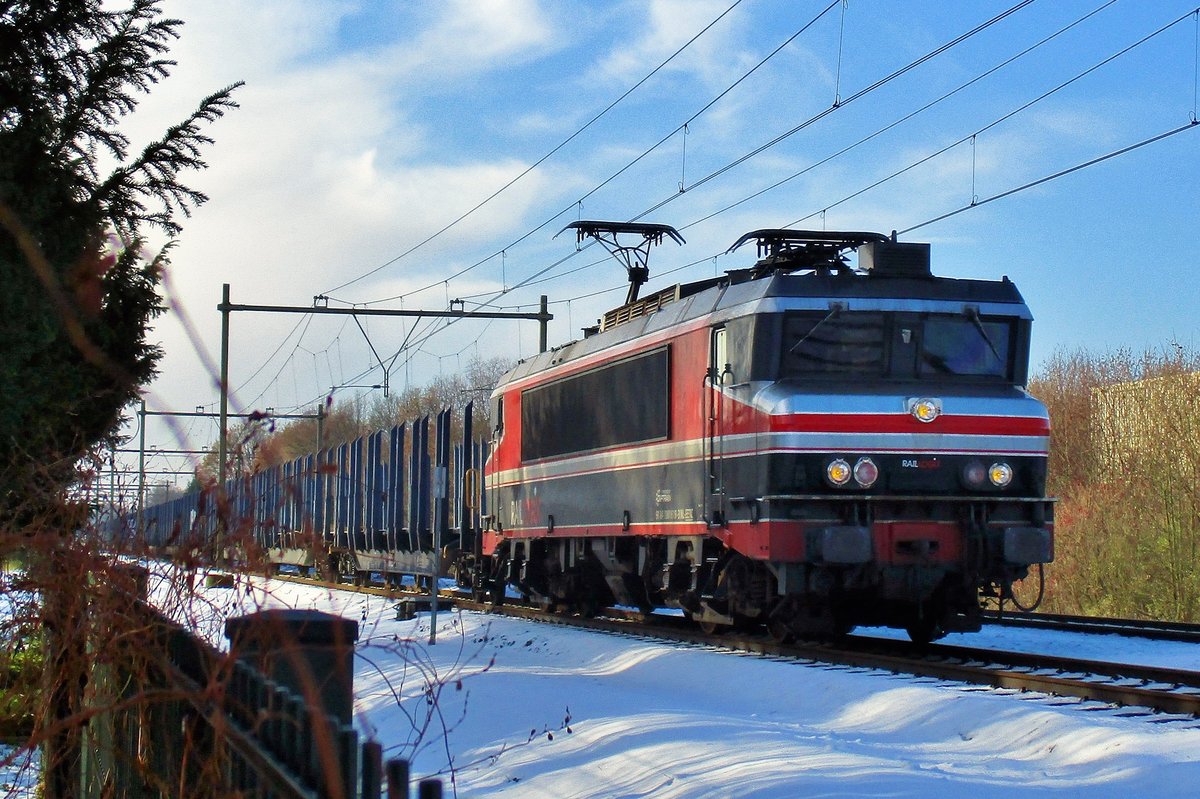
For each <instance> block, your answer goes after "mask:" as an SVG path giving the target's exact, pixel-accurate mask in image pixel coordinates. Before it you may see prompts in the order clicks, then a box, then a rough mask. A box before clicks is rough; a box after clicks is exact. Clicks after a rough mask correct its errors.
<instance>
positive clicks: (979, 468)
mask: <svg viewBox="0 0 1200 799" xmlns="http://www.w3.org/2000/svg"><path fill="white" fill-rule="evenodd" d="M962 474H963V480H964V481H965V482H966V484H967V485H968V486H970V487H972V488H979V487H980V486H982V485H983V481H984V480H987V479H988V478H987V474H988V473H987V469H985V468H983V463H982V462H980V461H969V462H968V463H967V465H966V466H964V467H963V472H962Z"/></svg>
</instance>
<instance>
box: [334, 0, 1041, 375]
mask: <svg viewBox="0 0 1200 799" xmlns="http://www.w3.org/2000/svg"><path fill="white" fill-rule="evenodd" d="M838 2H840V0H834V1H833V2H832V3H830V4H829V5H828V6H826V7H825V8H824V9H822V10H821V12H820V13H819V14H818V15H817V16H816V17H814V18H813V19H811V20H809V21H808V22H807V23H805V25H803V26H802V27H801V28H800V29H799V30H798V31H796V32H795V33H793V34H792V35H791V36H790V37H789V38H788V39H787V40H785V42H784V43H783V44H781V45H779V46H777V47H776V48H775V49H774V50H772V51H771V53H770V54H768V56H766V57H765V58H763V59H762V60H760V61H759V62H758V63H757V64H756V65H755V66H754V67H752V68H751V69H750V70H748V71H747V72H746V73H744V74H743V75H742V76H741V77H739V78H738V79H737V80H736V81H735V82H734V83H733V84H731V85H730V86H729V87H727V88H726V89H725V90H724V91H722V92H721V93H720V94H718V95H717V96H716V97H715V98H714V99H713V100H711V101H709V102H708V103H706V104H705V105H704V106H703V107H702V108H701V109H700V110H699V111H697V112H696V113H695V114H693V115H692V116H691V117H689V119H688V120H687V121H688V122H694V121H695V120H696V119H697V118H698V117H699V116H700V115H701V114H703V113H704V112H706V111H707V110H709V109H710V108H712V106H713V105H714V104H715V103H716V102H718V101H719V100H720V99H721V98H723V97H724V96H726V95H727V94H728V93H729V91H731V90H732V89H733V88H734V87H735V86H737V85H738V84H740V83H741V82H742V81H744V80H745V79H746V78H747V77H748V76H749V75H750V74H752V73H753V72H754V71H755V70H757V69H759V68H760V67H761V66H762V65H763V64H765V63H766V62H767V61H768V60H769V59H770V58H771V57H773V56H774V55H776V54H777V53H778V52H780V51H781V50H782V49H783V47H784V46H786V44H788V43H790V42H791V41H793V40H794V39H795V38H796V37H797V36H799V35H800V34H801V33H803V32H804V31H805V30H807V29H808V28H809V27H811V26H812V25H813V24H815V22H816V21H818V20H819V19H820V18H821V17H823V16H824V15H825V14H827V13H829V11H831V10H832V9H833V8H834V7H836V6H837V4H838ZM1032 2H1034V0H1021V2H1019V3H1017V4H1015V5H1013V6H1011V7H1010V8H1008V9H1007V10H1005V11H1002V12H1000V13H999V14H997V15H995V16H993V17H992V18H990V19H989V20H986V21H985V22H983V23H980V24H979V25H977V26H975V27H974V28H972V29H971V30H969V31H967V32H966V33H963V34H961V35H959V36H957V37H955V38H954V39H952V40H950V41H949V42H947V43H945V44H943V45H941V46H939V47H937V48H934V49H933V50H932V51H930V52H928V53H926V54H925V55H923V56H921V57H919V58H917V59H915V60H914V61H912V62H910V63H908V64H906V65H905V66H903V67H900V68H899V69H897V70H894V71H893V72H891V73H889V74H888V75H886V76H884V77H883V78H880V79H879V80H877V81H875V82H874V83H872V84H870V85H869V86H867V87H866V88H864V89H861V90H859V91H858V92H856V93H854V94H853V95H851V96H850V97H848V98H847V99H846V100H845V101H844V102H842V103H840V104H838V105H835V106H833V107H831V108H828V109H825V110H824V111H822V112H820V113H819V114H817V115H815V116H813V117H811V118H809V119H808V120H806V121H804V122H802V123H800V124H799V125H797V126H795V127H793V128H792V129H791V130H790V131H788V132H786V133H784V134H782V135H780V136H777V137H775V138H774V139H772V140H771V141H769V142H767V143H765V144H763V145H760V146H759V147H756V148H755V149H754V150H752V151H750V152H748V153H746V154H743V155H742V156H740V157H738V158H737V159H735V160H734V161H732V162H730V163H729V164H726V165H725V166H723V167H721V168H720V169H718V170H716V171H715V172H713V173H710V174H709V175H707V176H705V177H704V178H701V179H700V180H699V181H697V182H696V183H694V184H693V185H692V187H690V188H692V189H694V188H696V187H698V186H700V185H702V184H704V183H707V182H708V181H710V180H712V179H714V178H716V177H717V176H719V175H721V174H724V173H725V172H727V171H729V170H730V169H732V168H734V167H736V166H737V165H739V164H741V163H744V162H746V161H747V160H749V159H751V158H754V157H756V156H757V155H759V154H761V153H763V152H765V151H766V150H768V149H770V148H771V147H773V146H775V145H776V144H779V143H780V142H782V141H784V140H786V139H787V138H789V137H790V136H792V135H794V134H795V133H797V132H799V131H800V130H803V129H804V128H806V127H808V126H809V125H811V124H813V123H814V122H816V121H818V120H819V119H822V118H824V117H825V116H828V115H829V114H830V113H832V112H833V111H836V110H838V109H839V108H842V107H844V106H846V105H848V104H849V103H851V102H853V101H855V100H858V99H860V98H862V97H864V96H866V95H867V94H869V93H871V92H873V91H876V90H877V89H879V88H881V87H882V86H885V85H887V84H888V83H890V82H891V81H893V80H895V79H897V78H899V77H900V76H902V75H904V74H907V73H908V72H910V71H912V70H913V69H915V68H916V67H918V66H920V65H922V64H925V63H927V62H928V61H930V60H932V59H933V58H936V57H937V56H938V55H940V54H942V53H944V52H946V51H947V50H949V49H951V48H953V47H954V46H956V45H958V44H961V43H962V42H964V41H967V40H968V39H970V38H971V37H973V36H975V35H977V34H979V33H980V32H982V31H984V30H986V29H988V28H990V27H991V26H993V25H995V24H997V23H999V22H1000V21H1002V20H1004V19H1006V18H1007V17H1009V16H1011V15H1012V14H1014V13H1016V12H1017V11H1019V10H1021V9H1022V8H1025V7H1026V6H1028V5H1030V4H1031V3H1032ZM686 124H687V122H685V123H683V124H681V125H679V126H678V127H676V128H675V129H674V130H673V131H672V132H671V133H670V134H668V135H667V136H665V137H663V138H662V139H660V140H659V141H658V142H656V143H655V144H654V145H652V146H651V147H650V148H648V149H647V150H645V151H643V153H641V154H640V155H638V156H637V157H635V158H634V159H633V160H632V161H630V162H629V163H627V164H626V165H625V166H623V167H622V168H621V169H619V170H618V171H617V172H615V173H614V174H613V175H611V176H610V177H609V178H607V179H606V180H605V181H603V182H602V183H600V184H599V185H597V186H595V187H593V188H592V189H591V190H589V192H588V193H587V194H585V195H583V197H581V198H580V199H579V200H578V201H576V202H575V203H572V204H571V205H570V206H567V207H566V208H564V209H563V210H562V211H560V212H559V213H558V214H556V215H555V216H554V217H552V218H550V219H548V220H546V221H545V222H543V223H542V224H541V225H539V226H538V227H537V228H535V229H534V230H531V231H529V232H527V233H525V234H524V235H523V236H522V237H520V238H519V239H517V241H515V242H513V243H511V244H509V245H508V246H507V247H505V248H504V249H502V250H500V251H498V252H497V253H494V254H492V255H490V256H488V257H487V258H484V259H482V260H480V261H478V262H476V263H475V264H472V265H471V266H468V267H466V268H464V269H462V270H459V271H458V272H457V273H455V274H454V275H452V276H450V277H449V278H445V279H443V280H438V281H437V282H434V283H430V284H429V286H427V287H425V288H422V289H418V290H415V291H412V292H406V293H405V294H403V295H397V296H393V297H389V298H386V299H387V300H396V299H402V298H403V297H408V296H412V295H413V294H416V293H420V292H421V291H425V290H427V289H429V288H433V287H436V286H437V285H440V284H442V283H443V282H444V281H445V280H453V279H455V278H457V277H460V276H462V275H463V274H465V273H466V272H468V271H470V270H471V269H474V268H476V267H478V266H480V265H482V264H483V263H486V262H487V261H489V260H491V259H492V258H495V257H496V255H502V254H503V253H505V252H506V251H507V250H508V249H509V248H511V247H512V246H515V244H517V243H520V242H521V241H523V240H524V239H526V238H528V237H529V236H531V235H532V234H533V233H535V232H537V230H540V229H541V228H544V227H546V226H547V225H549V224H550V223H551V222H553V221H554V219H557V218H558V217H559V216H561V215H562V214H563V213H566V212H567V211H569V210H571V209H572V208H575V207H576V206H577V205H578V204H579V203H581V202H582V201H583V200H584V199H587V198H588V197H590V196H591V195H592V194H594V193H595V192H596V191H598V190H599V189H601V188H603V187H604V186H605V185H607V184H608V183H609V182H611V181H612V180H614V179H615V178H616V177H618V176H619V175H621V174H623V173H624V172H625V171H626V170H628V169H629V168H631V167H632V166H633V165H634V164H636V163H638V162H639V161H640V160H642V159H644V158H645V157H646V156H647V155H649V154H650V153H651V152H653V151H654V150H655V149H657V148H658V147H660V146H661V145H662V144H663V143H664V142H666V141H668V140H669V139H670V138H671V136H673V135H674V134H675V133H678V132H679V131H680V130H682V129H683V127H684V125H686ZM689 190H690V189H689ZM682 193H683V192H682V191H681V192H680V194H682ZM678 196H679V194H676V195H672V197H670V198H668V199H667V200H665V201H663V202H660V203H659V204H658V205H656V206H655V207H654V208H652V209H649V210H647V211H645V212H643V213H642V214H640V215H638V216H636V217H634V219H635V220H636V219H640V218H642V217H644V216H645V215H646V214H648V213H650V212H651V211H653V210H656V209H657V208H659V207H662V206H663V205H665V204H666V203H667V202H669V201H670V200H671V199H675V198H676V197H678ZM589 246H591V242H589V243H588V244H586V245H584V246H583V247H580V248H578V249H576V250H574V251H572V252H571V253H569V254H568V255H566V256H564V257H562V258H559V259H557V260H555V261H554V262H552V263H551V264H549V265H548V266H546V267H544V268H542V269H540V270H538V271H536V272H534V273H533V274H532V275H530V276H528V277H526V278H525V279H523V280H521V281H519V282H518V283H516V284H514V285H513V286H511V287H506V288H502V289H501V290H500V291H499V292H496V293H495V294H494V296H493V298H492V300H491V301H487V302H484V303H482V305H481V307H488V306H490V305H491V303H492V301H494V300H495V299H498V298H499V297H501V296H504V295H506V294H508V293H511V292H512V291H515V290H517V289H519V288H524V287H526V286H528V285H529V284H530V283H531V282H532V281H535V280H537V279H538V278H540V277H542V276H543V275H545V274H547V273H549V272H551V271H552V270H554V269H555V268H557V267H558V266H560V265H562V264H563V263H565V262H566V261H567V260H569V259H571V258H573V257H574V256H575V255H577V254H578V253H579V252H582V251H583V250H584V249H586V248H587V247H589ZM704 260H708V259H707V258H706V259H704ZM383 301H385V300H376V301H372V302H383ZM363 304H370V303H363ZM457 321H460V320H434V322H435V324H436V325H437V329H436V330H433V331H430V332H428V333H427V334H425V335H423V336H422V337H421V338H420V339H419V340H418V341H417V342H415V343H414V344H413V345H412V346H413V347H414V348H415V349H416V350H418V351H419V350H420V347H421V346H423V344H424V342H425V341H428V340H429V338H431V337H432V336H433V335H436V334H437V333H438V332H441V330H444V329H446V328H448V327H449V326H451V325H453V324H455V323H456V322H457ZM364 374H369V371H367V372H364ZM353 379H355V380H357V379H359V378H358V377H356V378H353Z"/></svg>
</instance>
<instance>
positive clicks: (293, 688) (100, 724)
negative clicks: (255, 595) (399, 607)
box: [79, 605, 442, 799]
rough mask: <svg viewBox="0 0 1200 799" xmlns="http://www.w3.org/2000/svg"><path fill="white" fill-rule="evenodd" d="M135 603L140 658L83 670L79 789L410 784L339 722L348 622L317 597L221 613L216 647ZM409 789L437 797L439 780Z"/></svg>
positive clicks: (258, 790) (106, 793) (374, 790)
mask: <svg viewBox="0 0 1200 799" xmlns="http://www.w3.org/2000/svg"><path fill="white" fill-rule="evenodd" d="M142 612H144V614H145V618H146V627H145V629H146V631H147V632H146V637H147V641H146V646H145V647H143V648H142V650H141V651H142V654H143V658H141V659H140V662H137V663H121V664H120V665H119V666H118V665H116V664H114V665H102V666H97V667H96V669H95V670H94V672H93V674H92V675H91V682H92V684H93V686H94V688H93V690H95V691H96V692H97V694H99V695H101V697H100V698H101V699H102V700H104V701H102V702H100V703H98V705H97V706H99V707H103V708H106V709H105V710H104V711H103V712H101V713H99V714H98V715H96V716H94V717H93V718H92V719H91V720H90V721H89V723H88V725H87V729H86V733H85V735H84V737H83V741H82V749H83V751H82V753H81V757H80V758H79V762H80V772H81V773H80V775H79V779H80V782H79V784H80V786H81V791H80V796H82V797H86V798H87V799H106V798H107V797H113V796H139V797H152V798H157V797H189V799H190V798H191V797H201V798H203V799H207V798H208V797H214V798H215V797H229V796H237V797H264V798H265V797H278V798H279V799H318V798H319V797H329V799H357V798H358V797H361V799H380V798H381V797H384V796H386V797H387V798H388V799H407V797H409V796H410V788H411V785H410V779H409V766H408V764H407V763H406V762H405V761H403V760H388V761H386V762H385V761H384V759H383V756H382V755H383V750H382V747H381V746H380V744H379V743H378V742H375V741H366V742H360V741H359V737H358V733H357V732H356V731H355V730H354V729H353V727H352V726H351V725H350V708H351V706H352V701H353V700H352V696H353V695H352V691H353V676H352V675H353V669H352V660H353V646H354V640H355V638H356V637H357V624H356V623H355V622H353V621H349V620H345V619H341V618H339V617H335V616H329V615H328V614H324V613H320V612H317V611H264V612H261V613H257V614H252V615H251V616H245V617H240V618H236V619H230V620H229V621H228V622H227V624H226V634H227V636H228V637H230V639H231V646H232V649H231V653H229V654H225V653H221V652H218V651H217V650H216V649H214V648H213V647H211V646H210V645H209V644H207V643H206V642H204V641H202V640H200V639H198V638H197V637H196V636H195V635H193V634H192V633H191V632H189V631H188V630H185V629H184V628H182V627H180V626H178V625H176V624H173V623H172V622H170V621H168V620H167V619H165V618H163V617H162V616H160V615H159V614H157V613H156V612H155V611H154V610H152V609H150V608H149V607H146V606H144V605H143V606H142ZM104 694H107V696H103V695H104ZM417 795H418V796H419V797H420V799H429V798H431V797H440V796H441V795H442V785H441V782H440V780H436V779H434V780H424V781H422V782H421V783H420V784H419V786H418V793H417Z"/></svg>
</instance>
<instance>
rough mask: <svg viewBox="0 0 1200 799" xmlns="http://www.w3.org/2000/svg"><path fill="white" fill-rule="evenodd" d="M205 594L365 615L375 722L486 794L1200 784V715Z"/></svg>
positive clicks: (495, 623)
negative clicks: (1169, 715)
mask: <svg viewBox="0 0 1200 799" xmlns="http://www.w3.org/2000/svg"><path fill="white" fill-rule="evenodd" d="M204 595H205V597H206V598H208V599H210V601H211V604H210V607H211V609H212V610H213V612H212V613H210V614H209V617H210V623H209V627H208V629H209V630H210V634H212V633H215V634H216V635H217V636H219V635H220V632H219V630H220V622H221V620H222V618H223V617H224V616H225V615H229V614H235V613H236V612H237V610H236V609H235V605H239V604H240V605H242V606H243V607H247V608H248V607H253V606H258V605H262V606H268V607H281V606H286V607H295V608H314V609H319V610H325V611H328V612H333V613H339V614H341V615H344V616H348V617H350V618H353V619H356V620H358V621H359V623H360V641H359V644H358V657H356V669H355V686H356V696H357V700H356V716H357V723H358V725H359V727H360V729H362V730H363V731H364V732H365V733H367V734H369V735H371V736H373V737H375V738H376V739H377V740H379V741H381V742H382V743H383V744H384V746H385V751H386V752H387V754H388V756H408V757H411V758H412V759H413V761H414V773H417V774H423V775H424V774H430V773H433V772H439V771H441V772H445V771H446V770H447V769H448V763H449V762H450V759H451V758H452V759H453V763H454V765H455V768H456V775H455V779H456V781H457V790H458V795H460V796H463V797H470V798H472V799H475V798H478V797H521V799H540V798H541V797H545V798H546V799H550V798H551V797H553V799H571V798H573V797H635V796H636V797H641V796H653V797H664V798H667V799H669V798H671V797H680V798H682V797H687V798H688V799H694V798H695V797H764V798H765V797H780V798H782V797H787V798H788V799H791V798H792V797H799V796H803V797H847V796H888V797H918V796H919V797H922V798H923V799H928V798H929V797H933V798H935V799H936V798H937V797H962V796H971V797H972V798H973V799H986V797H998V798H999V797H1003V798H1004V799H1010V797H1011V796H1012V795H1014V791H1015V792H1019V794H1020V795H1021V796H1023V797H1039V796H1044V797H1064V796H1070V797H1109V796H1127V797H1130V796H1131V797H1137V796H1146V797H1150V796H1154V797H1163V796H1167V797H1170V796H1178V797H1184V796H1187V797H1192V796H1195V795H1196V786H1197V785H1200V722H1198V721H1196V720H1189V719H1178V718H1173V719H1170V720H1165V717H1163V716H1147V715H1143V714H1140V713H1138V712H1135V711H1130V710H1128V709H1116V708H1110V707H1108V706H1105V705H1101V704H1098V703H1088V702H1084V703H1080V702H1078V701H1076V700H1064V699H1058V698H1055V697H1049V696H1045V695H1040V694H1014V693H1012V692H1002V691H994V690H990V689H983V688H979V687H975V686H965V685H961V684H956V683H946V682H942V681H938V680H933V679H918V678H913V677H908V676H901V675H893V674H889V673H886V672H880V671H868V670H861V669H847V668H842V667H831V666H818V665H803V664H796V663H789V662H781V661H774V660H770V659H767V658H761V657H756V656H747V655H739V654H736V653H733V652H729V651H723V650H715V649H710V648H704V647H694V646H681V645H677V644H670V643H659V642H654V641H651V640H647V639H641V638H636V637H630V636H619V635H610V634H600V633H593V632H586V631H582V630H574V629H569V628H566V627H558V626H554V625H547V624H538V623H534V622H528V621H521V620H515V619H508V618H503V617H491V616H487V615H484V614H476V613H469V612H463V613H458V612H449V613H448V612H443V613H440V614H439V615H438V631H437V632H438V635H437V637H438V643H437V644H436V645H434V646H429V645H428V644H427V640H428V637H429V621H430V617H429V614H427V613H426V614H421V615H419V616H418V618H417V619H415V620H409V621H398V620H396V619H395V614H394V612H393V603H392V602H389V601H385V600H383V599H381V598H378V597H366V596H363V595H357V594H351V593H346V592H337V591H330V590H328V589H324V588H320V587H316V586H307V585H297V584H294V583H283V582H279V581H262V580H255V581H253V590H250V588H249V587H248V586H246V585H242V586H241V587H239V588H237V589H224V591H223V592H222V591H212V590H210V591H207V592H205V594H204ZM1035 632H1036V631H1023V630H1007V629H1005V630H999V631H997V633H990V632H988V633H984V634H980V635H976V636H973V637H972V636H967V637H965V638H966V641H967V642H968V643H976V644H989V645H990V644H991V643H992V642H993V641H994V640H995V639H994V637H993V636H994V635H995V634H1003V636H1004V637H1006V638H1010V639H1014V638H1020V637H1021V636H1024V635H1034V634H1035ZM1039 635H1045V633H1041V634H1039ZM1098 638H1100V639H1102V640H1101V642H1100V643H1098V644H1096V646H1097V647H1098V648H1099V649H1101V650H1112V649H1114V648H1121V649H1124V648H1128V649H1129V650H1130V652H1131V653H1132V654H1133V655H1137V656H1138V657H1143V656H1144V657H1148V658H1158V657H1159V656H1160V655H1161V656H1163V657H1170V658H1179V659H1181V660H1180V662H1190V663H1193V664H1194V663H1195V662H1196V656H1197V651H1198V650H1197V647H1196V646H1195V645H1181V644H1166V645H1165V646H1164V648H1163V649H1162V650H1161V651H1160V652H1159V653H1158V654H1157V655H1156V654H1153V653H1148V652H1147V649H1148V647H1143V646H1142V645H1141V644H1136V643H1130V642H1128V641H1127V639H1117V640H1109V639H1111V638H1114V637H1112V636H1099V637H1098ZM1078 643H1079V637H1078V636H1074V637H1072V646H1073V647H1076V649H1078ZM1146 643H1147V644H1154V645H1155V646H1156V647H1157V646H1158V645H1160V644H1162V643H1163V642H1146ZM1003 645H1004V646H1011V647H1012V648H1016V646H1015V645H1014V644H1013V643H1012V640H1006V641H1005V643H1004V644H1003ZM1048 645H1049V646H1053V644H1048ZM1172 647H1173V648H1174V652H1173V653H1171V654H1164V653H1165V652H1166V650H1167V649H1170V648H1172ZM1138 653H1141V654H1138ZM1109 654H1111V652H1109ZM1123 654H1124V653H1123ZM1081 656H1087V654H1086V653H1081ZM1151 662H1154V663H1162V662H1164V661H1161V660H1157V659H1154V660H1152V661H1151ZM427 693H429V694H431V695H433V696H435V697H436V702H435V703H434V704H433V705H431V704H429V703H428V702H427V701H426V699H425V697H426V695H427ZM428 709H432V710H433V711H434V712H432V713H426V710H428ZM426 721H428V723H429V727H428V729H427V730H426V732H425V734H424V736H423V738H422V737H420V736H419V735H418V734H417V733H415V732H414V724H415V725H417V726H420V725H422V724H424V723H426Z"/></svg>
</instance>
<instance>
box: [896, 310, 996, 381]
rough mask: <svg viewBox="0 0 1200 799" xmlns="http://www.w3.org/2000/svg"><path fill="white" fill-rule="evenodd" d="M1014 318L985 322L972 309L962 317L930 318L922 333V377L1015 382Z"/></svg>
mask: <svg viewBox="0 0 1200 799" xmlns="http://www.w3.org/2000/svg"><path fill="white" fill-rule="evenodd" d="M1012 338H1013V323H1012V320H1011V319H996V318H991V319H981V318H980V317H979V314H978V313H977V312H972V311H970V310H968V311H967V312H964V313H963V314H962V315H959V316H949V315H946V316H942V315H937V316H930V317H928V318H926V319H925V323H924V325H923V327H922V331H921V354H920V357H919V358H918V364H917V373H918V375H919V376H920V377H944V376H947V375H953V376H958V377H967V378H993V379H998V380H1011V379H1012V357H1011V352H1012Z"/></svg>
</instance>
